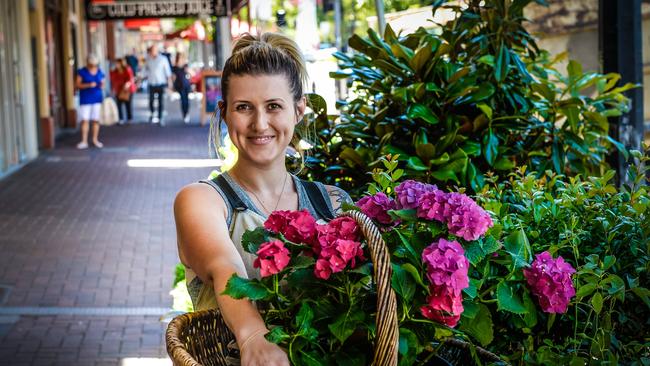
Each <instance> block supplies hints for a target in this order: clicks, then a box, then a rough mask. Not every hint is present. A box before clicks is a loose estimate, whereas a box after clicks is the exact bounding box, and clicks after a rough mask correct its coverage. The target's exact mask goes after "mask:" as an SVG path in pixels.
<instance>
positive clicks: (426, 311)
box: [420, 285, 464, 327]
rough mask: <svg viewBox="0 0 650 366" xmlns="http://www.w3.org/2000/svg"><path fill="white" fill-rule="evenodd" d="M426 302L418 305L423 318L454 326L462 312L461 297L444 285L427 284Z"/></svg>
mask: <svg viewBox="0 0 650 366" xmlns="http://www.w3.org/2000/svg"><path fill="white" fill-rule="evenodd" d="M429 293H430V295H429V296H428V297H427V304H426V305H424V306H422V307H420V312H421V313H422V315H423V316H424V317H425V318H428V319H431V320H433V321H436V322H438V323H442V324H445V325H447V326H449V327H455V326H456V324H458V320H460V315H461V314H462V313H463V310H464V308H463V297H462V295H460V294H456V293H455V292H454V291H453V290H452V289H450V288H449V287H446V286H436V285H431V286H429Z"/></svg>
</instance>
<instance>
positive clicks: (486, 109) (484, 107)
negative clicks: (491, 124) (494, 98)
mask: <svg viewBox="0 0 650 366" xmlns="http://www.w3.org/2000/svg"><path fill="white" fill-rule="evenodd" d="M476 106H477V107H479V109H480V110H481V111H483V113H484V114H485V116H486V117H487V118H488V119H489V120H492V108H490V106H488V105H487V104H485V103H478V104H477V105H476Z"/></svg>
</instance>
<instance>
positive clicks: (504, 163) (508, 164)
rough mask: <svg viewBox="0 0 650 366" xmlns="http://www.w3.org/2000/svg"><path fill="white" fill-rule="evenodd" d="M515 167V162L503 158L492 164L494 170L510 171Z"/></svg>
mask: <svg viewBox="0 0 650 366" xmlns="http://www.w3.org/2000/svg"><path fill="white" fill-rule="evenodd" d="M515 166H516V164H515V162H514V161H512V160H510V159H508V158H507V157H505V156H500V157H499V160H497V161H496V162H495V163H494V169H496V170H512V169H513V168H514V167H515Z"/></svg>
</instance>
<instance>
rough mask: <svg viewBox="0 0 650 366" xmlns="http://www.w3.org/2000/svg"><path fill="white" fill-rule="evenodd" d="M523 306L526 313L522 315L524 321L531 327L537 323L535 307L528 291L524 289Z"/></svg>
mask: <svg viewBox="0 0 650 366" xmlns="http://www.w3.org/2000/svg"><path fill="white" fill-rule="evenodd" d="M523 299H524V306H525V307H526V310H527V313H526V315H524V322H525V323H526V326H527V327H528V328H533V327H534V326H535V325H537V308H536V307H535V303H534V302H533V299H531V298H530V295H529V294H528V291H524V296H523Z"/></svg>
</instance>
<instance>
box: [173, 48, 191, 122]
mask: <svg viewBox="0 0 650 366" xmlns="http://www.w3.org/2000/svg"><path fill="white" fill-rule="evenodd" d="M172 73H173V75H172V78H173V79H174V90H176V91H177V92H178V94H180V96H181V111H182V112H183V122H185V123H190V113H189V112H190V91H191V88H192V86H191V83H190V73H189V70H188V65H187V62H186V60H185V57H184V56H183V54H182V53H180V52H179V53H177V54H176V65H175V66H174V68H173V69H172Z"/></svg>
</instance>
